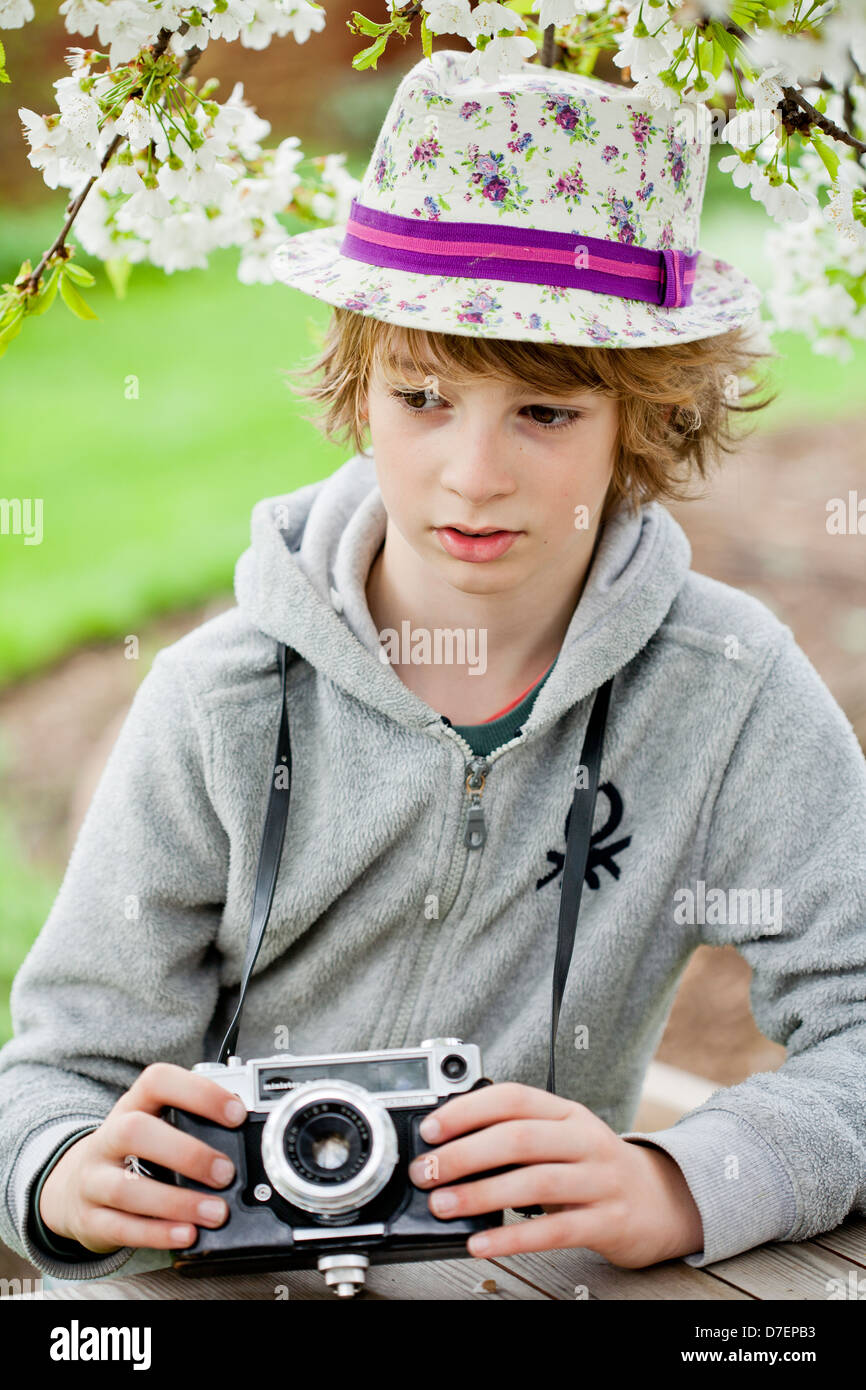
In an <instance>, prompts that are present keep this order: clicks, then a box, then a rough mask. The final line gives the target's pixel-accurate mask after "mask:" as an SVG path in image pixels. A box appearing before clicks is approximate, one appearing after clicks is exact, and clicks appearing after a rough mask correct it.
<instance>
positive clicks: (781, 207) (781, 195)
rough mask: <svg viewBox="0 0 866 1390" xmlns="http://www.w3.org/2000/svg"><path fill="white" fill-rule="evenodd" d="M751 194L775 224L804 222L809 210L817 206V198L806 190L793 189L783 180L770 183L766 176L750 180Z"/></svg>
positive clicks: (791, 185)
mask: <svg viewBox="0 0 866 1390" xmlns="http://www.w3.org/2000/svg"><path fill="white" fill-rule="evenodd" d="M751 194H752V197H753V198H754V199H755V201H756V202H761V203H763V204H764V206H765V207H766V209H767V212H768V213H769V214H770V216H771V217H772V218H773V219H774V220H775V221H776V222H804V221H805V220H806V218H807V217H808V215H809V209H810V208H812V207H817V206H818V200H817V198H816V197H815V195H814V193H811V192H810V191H809V190H808V189H806V188H794V186H793V184H790V183H788V182H786V181H785V180H782V182H781V183H772V182H771V181H770V178H769V177H768V176H767V175H766V174H764V175H762V176H761V177H755V178H754V179H753V180H752V186H751Z"/></svg>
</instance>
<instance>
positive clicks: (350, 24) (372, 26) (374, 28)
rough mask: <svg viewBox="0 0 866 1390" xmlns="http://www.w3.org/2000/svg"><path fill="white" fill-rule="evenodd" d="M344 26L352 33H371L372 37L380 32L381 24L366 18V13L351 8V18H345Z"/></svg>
mask: <svg viewBox="0 0 866 1390" xmlns="http://www.w3.org/2000/svg"><path fill="white" fill-rule="evenodd" d="M346 28H347V29H350V30H351V31H352V33H353V34H371V35H372V36H373V37H375V36H376V34H380V33H381V32H382V25H381V24H377V23H376V21H375V20H373V19H367V17H366V15H362V14H359V13H358V11H357V10H353V11H352V14H351V18H349V19H347V20H346Z"/></svg>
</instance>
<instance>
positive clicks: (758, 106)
mask: <svg viewBox="0 0 866 1390" xmlns="http://www.w3.org/2000/svg"><path fill="white" fill-rule="evenodd" d="M781 72H782V69H781V68H780V67H779V65H778V64H774V65H773V67H770V68H766V69H765V70H764V72H762V73H761V74H760V76H759V77H758V80H757V82H753V83H752V89H751V92H750V96H751V98H752V104H753V106H754V108H755V110H756V111H775V109H776V107H777V106H778V104H779V102H780V101H782V100H783V98H784V95H785V94H784V92H783V91H782V87H783V86H786V87H794V88H795V89H797V88H798V87H799V85H800V84H799V83H798V82H784V83H783V82H780V81H779V77H780V75H781Z"/></svg>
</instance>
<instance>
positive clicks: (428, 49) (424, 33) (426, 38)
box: [421, 10, 433, 58]
mask: <svg viewBox="0 0 866 1390" xmlns="http://www.w3.org/2000/svg"><path fill="white" fill-rule="evenodd" d="M421 49H422V51H423V54H424V57H425V58H430V57H432V55H433V35H432V34H431V33H430V30H429V29H428V28H427V12H426V10H422V11H421Z"/></svg>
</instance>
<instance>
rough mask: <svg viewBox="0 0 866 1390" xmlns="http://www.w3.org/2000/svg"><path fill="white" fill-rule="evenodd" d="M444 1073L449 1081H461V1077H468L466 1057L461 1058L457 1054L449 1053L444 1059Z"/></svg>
mask: <svg viewBox="0 0 866 1390" xmlns="http://www.w3.org/2000/svg"><path fill="white" fill-rule="evenodd" d="M442 1071H443V1073H444V1075H445V1076H447V1077H448V1080H449V1081H459V1080H460V1078H461V1076H465V1075H466V1059H465V1057H459V1056H458V1055H457V1053H456V1052H451V1053H449V1055H448V1056H447V1057H443V1058H442Z"/></svg>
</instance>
